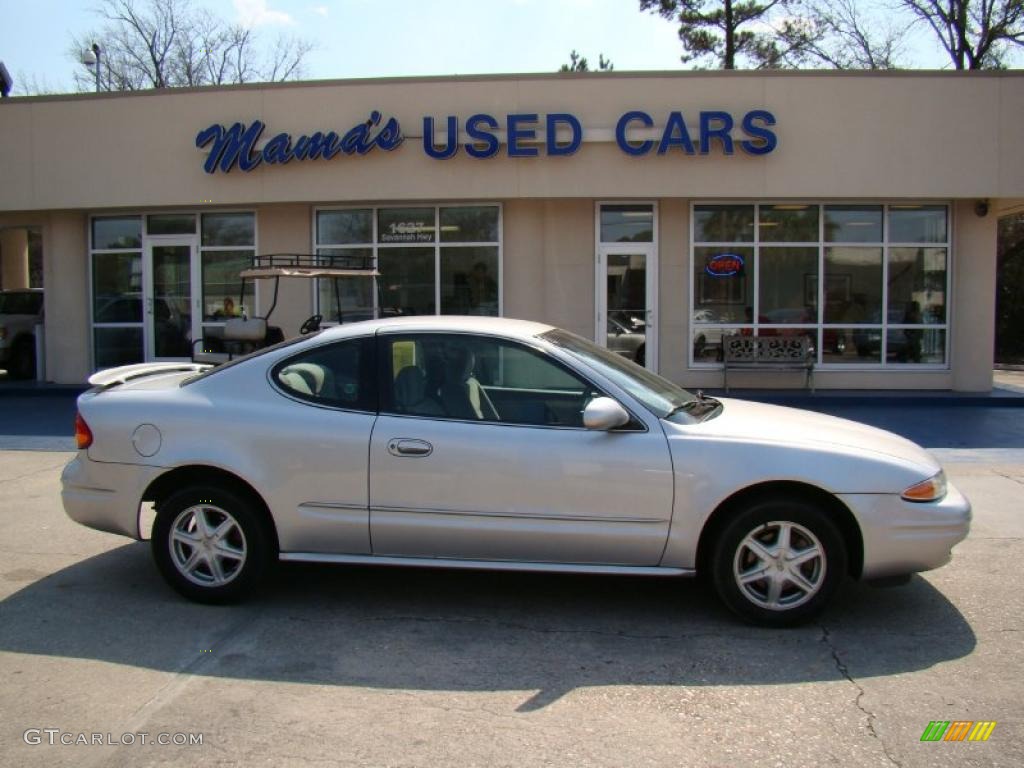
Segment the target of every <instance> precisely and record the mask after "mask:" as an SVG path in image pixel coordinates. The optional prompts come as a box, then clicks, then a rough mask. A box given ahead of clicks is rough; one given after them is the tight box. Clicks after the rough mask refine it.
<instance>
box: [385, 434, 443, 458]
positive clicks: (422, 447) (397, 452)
mask: <svg viewBox="0 0 1024 768" xmlns="http://www.w3.org/2000/svg"><path fill="white" fill-rule="evenodd" d="M433 452H434V446H432V445H431V444H430V443H428V442H427V441H426V440H414V439H411V438H405V437H395V438H392V439H391V440H388V453H390V454H391V455H392V456H399V457H404V456H429V455H430V454H431V453H433Z"/></svg>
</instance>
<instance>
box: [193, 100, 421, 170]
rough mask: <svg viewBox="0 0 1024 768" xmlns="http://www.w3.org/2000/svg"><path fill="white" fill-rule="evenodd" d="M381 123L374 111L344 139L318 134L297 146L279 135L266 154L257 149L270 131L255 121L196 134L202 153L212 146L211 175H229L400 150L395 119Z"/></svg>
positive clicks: (304, 138) (400, 138)
mask: <svg viewBox="0 0 1024 768" xmlns="http://www.w3.org/2000/svg"><path fill="white" fill-rule="evenodd" d="M381 119H382V117H381V114H380V112H377V111H376V110H374V111H373V112H371V113H370V117H369V119H368V120H366V122H364V123H359V124H358V125H356V126H353V127H352V128H351V129H350V130H349V131H348V132H347V133H346V134H345V135H344V136H342V137H339V136H338V134H337V133H335V132H334V131H329V132H327V133H321V132H320V131H317V132H316V133H313V134H311V135H308V136H300V137H299V138H298V139H296V140H295V141H294V142H293V141H292V137H291V135H290V134H287V133H279V134H277V135H275V136H274V137H273V138H271V139H270V140H269V141H268V142H267V143H266V145H265V146H264V147H263V149H262V150H257V149H256V143H257V142H258V141H259V138H260V136H261V135H262V133H263V129H264V128H265V127H266V126H265V125H264V123H263V122H262V121H260V120H253V122H252V123H251V124H250V125H249V126H248V127H246V126H245V125H244V124H243V123H235V124H234V125H232V126H231V127H230V128H225V127H224V126H223V125H217V124H214V125H211V126H210V127H209V128H204V129H203V130H201V131H200V132H199V133H198V134H196V146H197V147H199V148H200V149H202V148H203V147H205V146H207V145H208V144H209V145H211V146H210V152H209V154H208V155H207V156H206V162H205V163H204V164H203V170H205V171H206V172H207V173H216V172H217V170H218V169H220V171H221V172H222V173H229V172H230V171H231V169H232V168H234V167H235V166H237V167H238V169H239V170H241V171H246V172H248V171H251V170H253V169H254V168H256V167H257V166H259V164H260V163H266V164H267V165H284V164H286V163H289V162H291V161H292V160H316V159H318V158H323V159H324V160H330V159H331V158H333V157H336V156H337V155H339V154H341V153H345V154H346V155H365V154H366V153H367V152H369V151H371V150H372V149H374V148H375V147H376V148H378V149H381V150H384V151H387V152H390V151H391V150H393V149H397V148H398V147H399V146H400V145H401V144H402V142H403V141H404V140H405V137H404V136H402V130H401V128H400V127H399V125H398V121H397V120H396V119H395V118H393V117H392V118H389V119H388V121H387V122H386V123H384V125H383V126H381V125H380V123H381Z"/></svg>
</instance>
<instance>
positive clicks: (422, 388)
mask: <svg viewBox="0 0 1024 768" xmlns="http://www.w3.org/2000/svg"><path fill="white" fill-rule="evenodd" d="M426 392H427V377H426V376H425V375H424V373H423V371H421V370H420V369H419V368H417V367H416V366H415V365H407V366H406V367H405V368H403V369H402V370H400V371H399V372H398V375H397V376H396V377H395V405H397V406H398V407H399V408H409V407H411V406H414V405H416V404H417V403H419V402H420V401H421V400H423V397H424V395H425V394H426Z"/></svg>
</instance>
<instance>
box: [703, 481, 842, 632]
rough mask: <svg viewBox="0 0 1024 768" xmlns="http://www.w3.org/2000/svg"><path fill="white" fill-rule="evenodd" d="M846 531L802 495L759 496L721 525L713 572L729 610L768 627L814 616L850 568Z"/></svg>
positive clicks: (800, 621) (713, 578)
mask: <svg viewBox="0 0 1024 768" xmlns="http://www.w3.org/2000/svg"><path fill="white" fill-rule="evenodd" d="M846 563H847V553H846V546H845V544H844V542H843V537H842V534H841V533H840V532H839V529H838V528H837V527H836V525H835V523H834V522H833V521H832V520H831V519H830V517H829V516H828V513H827V512H826V511H825V510H822V509H821V508H820V507H818V506H817V505H815V504H813V503H810V502H808V501H806V500H803V499H800V498H771V499H763V500H760V501H756V502H754V503H753V504H750V505H748V506H747V507H745V508H743V509H742V510H740V511H739V513H738V514H736V515H735V516H734V517H733V519H732V521H731V522H730V523H729V524H728V525H727V526H726V527H725V528H724V529H723V530H722V532H721V534H720V535H719V536H718V539H717V540H716V542H715V545H714V549H713V551H712V555H711V577H712V582H713V584H714V587H715V591H716V592H718V595H719V597H720V598H721V599H722V602H724V603H725V604H726V605H727V606H728V607H729V609H730V610H732V611H733V612H734V613H736V614H737V615H739V616H740V617H742V618H743V619H745V620H747V621H749V622H752V623H755V624H760V625H762V626H769V627H788V626H794V625H797V624H801V623H803V622H806V621H809V620H810V619H812V618H814V617H815V616H816V615H817V614H818V613H820V612H821V610H822V609H823V608H824V607H825V606H826V604H827V603H828V601H829V600H830V599H831V597H832V595H833V594H834V593H835V591H836V589H837V588H838V587H839V584H840V583H841V582H842V579H843V575H844V574H845V573H846Z"/></svg>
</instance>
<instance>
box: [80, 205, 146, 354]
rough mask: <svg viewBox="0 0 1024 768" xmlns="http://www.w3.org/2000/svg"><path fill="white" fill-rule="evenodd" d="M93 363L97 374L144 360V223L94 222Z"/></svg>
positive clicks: (127, 219) (122, 219)
mask: <svg viewBox="0 0 1024 768" xmlns="http://www.w3.org/2000/svg"><path fill="white" fill-rule="evenodd" d="M89 245H90V251H91V258H92V321H93V332H92V333H93V359H94V363H95V366H96V367H97V368H109V367H111V366H115V365H126V364H128V363H137V362H139V361H141V360H143V359H144V349H143V340H142V321H143V318H142V300H143V296H144V294H143V286H142V251H141V248H142V217H141V216H117V217H109V216H102V217H101V216H97V217H95V218H93V220H92V226H91V242H90V243H89Z"/></svg>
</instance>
